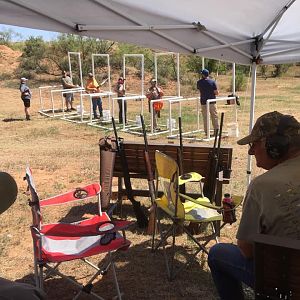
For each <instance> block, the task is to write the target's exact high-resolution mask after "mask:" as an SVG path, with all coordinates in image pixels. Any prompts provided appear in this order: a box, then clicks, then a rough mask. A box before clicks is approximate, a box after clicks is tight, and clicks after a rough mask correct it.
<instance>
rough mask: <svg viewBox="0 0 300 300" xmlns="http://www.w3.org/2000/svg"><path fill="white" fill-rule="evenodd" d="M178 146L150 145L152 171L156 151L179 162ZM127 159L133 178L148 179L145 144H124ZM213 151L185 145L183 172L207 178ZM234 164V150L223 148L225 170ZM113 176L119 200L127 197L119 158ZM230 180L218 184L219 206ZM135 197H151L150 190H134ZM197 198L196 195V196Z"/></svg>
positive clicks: (222, 156) (222, 157) (202, 147)
mask: <svg viewBox="0 0 300 300" xmlns="http://www.w3.org/2000/svg"><path fill="white" fill-rule="evenodd" d="M178 147H179V146H178V145H174V144H161V143H155V144H154V143H151V144H149V148H148V149H149V156H150V161H151V165H152V170H153V171H154V170H155V158H154V155H155V150H159V151H161V152H163V153H165V154H167V155H169V156H171V157H172V158H173V159H175V160H177V148H178ZM124 148H125V152H126V158H127V162H128V167H129V173H130V177H131V178H139V179H146V178H147V171H146V167H145V160H144V144H143V143H141V142H124ZM211 151H212V147H209V146H202V145H201V146H200V145H184V146H183V170H184V172H185V173H188V172H192V171H194V172H198V173H200V174H201V175H202V176H204V177H205V176H206V175H207V172H208V158H209V154H210V152H211ZM231 162H232V148H230V147H222V148H221V155H220V163H221V165H222V168H223V169H224V170H225V169H226V170H230V169H231ZM113 176H114V177H118V199H119V200H120V199H121V197H122V196H123V195H126V190H125V189H124V188H123V184H122V178H123V170H122V166H121V161H120V158H119V157H118V156H117V157H116V161H115V167H114V171H113ZM228 182H229V181H228V180H223V181H218V183H217V202H219V203H217V204H220V203H221V198H222V185H223V184H226V183H228ZM133 194H134V196H142V197H149V190H148V188H147V189H144V190H143V189H141V188H133ZM192 195H193V194H192ZM194 195H195V196H197V195H196V194H194Z"/></svg>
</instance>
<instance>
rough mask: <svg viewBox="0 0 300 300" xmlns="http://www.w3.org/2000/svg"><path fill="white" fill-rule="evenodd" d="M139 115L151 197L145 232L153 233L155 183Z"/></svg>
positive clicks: (145, 134)
mask: <svg viewBox="0 0 300 300" xmlns="http://www.w3.org/2000/svg"><path fill="white" fill-rule="evenodd" d="M140 117H141V123H142V129H143V136H144V145H145V150H144V158H145V167H146V170H147V177H148V178H147V179H148V187H149V194H150V199H151V207H150V209H149V213H150V215H149V223H148V228H147V233H148V234H153V233H154V232H155V198H156V197H155V185H154V177H153V171H152V166H151V161H150V156H149V149H148V140H147V133H146V127H145V122H144V118H143V116H142V115H140Z"/></svg>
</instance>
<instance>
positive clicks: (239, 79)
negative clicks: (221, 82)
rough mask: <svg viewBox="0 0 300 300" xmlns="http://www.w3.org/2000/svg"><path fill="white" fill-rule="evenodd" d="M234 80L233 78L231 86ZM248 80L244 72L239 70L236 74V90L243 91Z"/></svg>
mask: <svg viewBox="0 0 300 300" xmlns="http://www.w3.org/2000/svg"><path fill="white" fill-rule="evenodd" d="M232 84H233V82H232V80H231V86H232ZM246 84H247V80H246V77H245V75H244V73H242V72H237V73H236V75H235V90H236V91H243V90H245V88H246Z"/></svg>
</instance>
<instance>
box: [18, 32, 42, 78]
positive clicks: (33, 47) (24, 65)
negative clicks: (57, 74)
mask: <svg viewBox="0 0 300 300" xmlns="http://www.w3.org/2000/svg"><path fill="white" fill-rule="evenodd" d="M46 50H47V45H46V43H45V42H44V41H43V38H42V37H30V38H29V39H28V40H27V41H26V42H25V45H24V49H23V54H22V56H21V63H20V66H19V69H18V71H17V72H18V73H19V75H20V76H26V77H28V78H34V76H35V74H41V73H48V66H47V63H46V61H45V59H44V58H45V53H46Z"/></svg>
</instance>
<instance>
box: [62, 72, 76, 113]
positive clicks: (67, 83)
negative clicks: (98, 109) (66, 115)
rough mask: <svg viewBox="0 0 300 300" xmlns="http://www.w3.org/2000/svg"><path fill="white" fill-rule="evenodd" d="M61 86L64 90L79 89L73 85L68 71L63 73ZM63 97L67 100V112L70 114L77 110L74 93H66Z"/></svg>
mask: <svg viewBox="0 0 300 300" xmlns="http://www.w3.org/2000/svg"><path fill="white" fill-rule="evenodd" d="M61 84H62V86H63V88H64V89H73V88H76V87H78V85H75V84H73V81H72V78H71V77H70V74H69V73H68V72H67V71H62V78H61ZM63 96H64V97H65V100H66V111H67V112H69V111H71V110H76V109H75V108H74V107H73V102H74V95H73V93H64V94H63Z"/></svg>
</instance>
